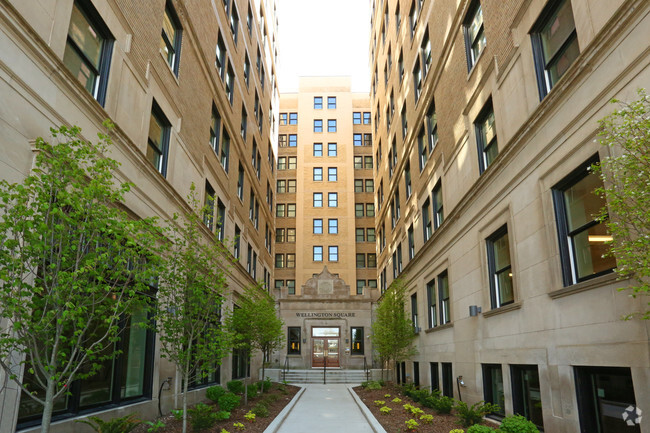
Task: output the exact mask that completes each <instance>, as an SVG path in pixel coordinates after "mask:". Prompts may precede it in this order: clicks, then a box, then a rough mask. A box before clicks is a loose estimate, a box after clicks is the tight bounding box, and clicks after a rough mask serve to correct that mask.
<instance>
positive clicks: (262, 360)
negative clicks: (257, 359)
mask: <svg viewBox="0 0 650 433" xmlns="http://www.w3.org/2000/svg"><path fill="white" fill-rule="evenodd" d="M264 379H265V378H264V358H262V394H264Z"/></svg>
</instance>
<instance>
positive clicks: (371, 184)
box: [365, 179, 375, 192]
mask: <svg viewBox="0 0 650 433" xmlns="http://www.w3.org/2000/svg"><path fill="white" fill-rule="evenodd" d="M365 184H366V192H375V184H374V182H373V180H372V179H366V180H365Z"/></svg>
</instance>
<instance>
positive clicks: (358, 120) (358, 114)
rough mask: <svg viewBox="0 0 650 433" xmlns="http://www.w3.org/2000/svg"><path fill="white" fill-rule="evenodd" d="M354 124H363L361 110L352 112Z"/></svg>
mask: <svg viewBox="0 0 650 433" xmlns="http://www.w3.org/2000/svg"><path fill="white" fill-rule="evenodd" d="M352 124H353V125H361V112H360V111H355V112H354V113H352Z"/></svg>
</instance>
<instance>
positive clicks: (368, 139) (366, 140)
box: [363, 134, 372, 146]
mask: <svg viewBox="0 0 650 433" xmlns="http://www.w3.org/2000/svg"><path fill="white" fill-rule="evenodd" d="M363 145H364V146H372V134H363Z"/></svg>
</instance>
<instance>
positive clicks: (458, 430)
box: [449, 428, 465, 433]
mask: <svg viewBox="0 0 650 433" xmlns="http://www.w3.org/2000/svg"><path fill="white" fill-rule="evenodd" d="M449 433H465V430H463V429H462V428H455V429H453V430H450V431H449Z"/></svg>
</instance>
